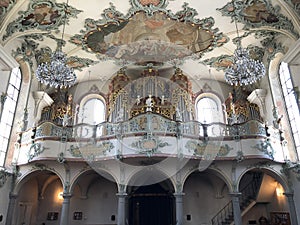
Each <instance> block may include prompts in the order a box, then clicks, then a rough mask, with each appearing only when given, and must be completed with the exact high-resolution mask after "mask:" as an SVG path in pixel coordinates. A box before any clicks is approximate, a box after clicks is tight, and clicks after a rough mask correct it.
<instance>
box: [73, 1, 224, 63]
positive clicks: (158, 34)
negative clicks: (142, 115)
mask: <svg viewBox="0 0 300 225" xmlns="http://www.w3.org/2000/svg"><path fill="white" fill-rule="evenodd" d="M145 2H146V1H145ZM190 11H191V9H190V8H189V7H188V5H187V4H184V5H183V10H182V11H180V12H178V13H175V14H173V13H171V12H170V11H166V10H162V9H159V10H155V11H153V12H151V16H149V10H148V11H141V9H140V8H137V9H135V11H134V9H131V10H130V14H128V15H122V14H121V13H119V12H117V11H115V7H113V5H111V8H110V9H106V13H105V14H104V18H103V19H100V20H97V21H95V20H93V19H90V18H88V19H86V21H85V28H86V30H84V31H83V30H81V33H82V34H77V35H74V36H73V37H72V38H71V42H72V43H74V44H76V45H78V46H83V49H85V50H86V51H89V52H93V53H97V54H103V55H105V56H106V57H110V58H114V59H122V60H125V61H128V62H133V63H137V62H147V61H159V62H167V61H170V60H173V59H182V58H185V57H187V56H191V55H192V54H196V53H197V54H199V55H200V56H201V55H202V54H203V53H204V52H206V51H211V50H213V49H214V48H216V47H220V46H222V45H223V44H224V43H226V42H228V38H227V37H226V36H225V35H223V34H222V33H220V32H218V30H219V29H217V28H213V25H214V19H213V18H212V17H210V18H205V19H202V20H199V19H196V18H194V15H193V14H189V13H190ZM116 15H117V16H116ZM195 15H196V13H195ZM107 18H108V20H109V22H105V21H106V20H107ZM100 58H101V56H100Z"/></svg>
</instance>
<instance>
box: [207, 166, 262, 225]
mask: <svg viewBox="0 0 300 225" xmlns="http://www.w3.org/2000/svg"><path fill="white" fill-rule="evenodd" d="M262 178H263V173H261V172H255V173H253V175H252V179H251V180H250V182H249V183H248V184H247V185H246V186H245V187H244V188H243V189H242V190H241V191H240V192H241V194H242V195H241V197H240V208H241V212H242V215H244V214H245V213H246V212H247V211H248V210H249V209H250V208H252V206H253V205H255V203H256V202H255V200H256V197H257V194H258V192H259V189H260V186H261V183H262ZM233 220H234V219H233V205H232V201H230V202H228V203H227V204H226V205H225V206H224V207H223V208H222V209H221V210H220V211H219V212H218V213H217V214H216V215H215V216H214V217H213V218H212V219H211V224H212V225H230V224H233Z"/></svg>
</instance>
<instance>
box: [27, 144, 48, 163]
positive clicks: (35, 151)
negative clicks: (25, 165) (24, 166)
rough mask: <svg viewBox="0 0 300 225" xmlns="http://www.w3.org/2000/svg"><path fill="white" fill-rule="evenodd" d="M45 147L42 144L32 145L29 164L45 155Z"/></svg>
mask: <svg viewBox="0 0 300 225" xmlns="http://www.w3.org/2000/svg"><path fill="white" fill-rule="evenodd" d="M44 150H45V147H44V146H42V144H41V143H32V145H31V146H30V149H29V151H28V162H29V161H31V160H32V159H34V158H35V157H37V156H39V155H40V154H41V153H43V152H44Z"/></svg>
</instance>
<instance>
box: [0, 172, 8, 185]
mask: <svg viewBox="0 0 300 225" xmlns="http://www.w3.org/2000/svg"><path fill="white" fill-rule="evenodd" d="M8 176H9V173H8V172H7V171H5V170H0V188H1V187H3V186H4V184H5V183H6V181H7V177H8Z"/></svg>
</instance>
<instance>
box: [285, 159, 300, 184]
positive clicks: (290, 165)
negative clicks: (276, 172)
mask: <svg viewBox="0 0 300 225" xmlns="http://www.w3.org/2000/svg"><path fill="white" fill-rule="evenodd" d="M289 171H291V172H293V173H294V174H295V175H296V178H297V180H298V181H299V182H300V164H299V163H295V162H291V161H289V160H287V161H286V162H285V164H282V170H281V172H282V173H284V174H287V175H288V172H289Z"/></svg>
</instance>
